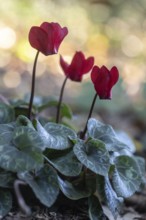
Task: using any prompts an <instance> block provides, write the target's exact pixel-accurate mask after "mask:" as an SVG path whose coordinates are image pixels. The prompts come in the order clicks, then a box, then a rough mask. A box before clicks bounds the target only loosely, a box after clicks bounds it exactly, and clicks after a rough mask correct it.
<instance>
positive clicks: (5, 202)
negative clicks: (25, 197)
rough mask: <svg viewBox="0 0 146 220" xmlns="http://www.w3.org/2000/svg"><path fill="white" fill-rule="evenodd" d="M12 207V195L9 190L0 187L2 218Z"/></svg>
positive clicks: (0, 217)
mask: <svg viewBox="0 0 146 220" xmlns="http://www.w3.org/2000/svg"><path fill="white" fill-rule="evenodd" d="M11 208H12V196H11V193H10V192H9V191H6V190H3V189H0V219H2V218H3V217H4V216H5V215H7V214H8V212H9V211H10V210H11Z"/></svg>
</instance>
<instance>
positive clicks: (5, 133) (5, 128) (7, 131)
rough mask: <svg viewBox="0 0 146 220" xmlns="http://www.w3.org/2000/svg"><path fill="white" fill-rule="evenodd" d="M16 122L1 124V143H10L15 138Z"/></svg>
mask: <svg viewBox="0 0 146 220" xmlns="http://www.w3.org/2000/svg"><path fill="white" fill-rule="evenodd" d="M14 128H15V123H9V124H0V144H1V145H3V144H10V143H11V141H12V138H13V132H14Z"/></svg>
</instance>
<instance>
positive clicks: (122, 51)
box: [0, 0, 146, 120]
mask: <svg viewBox="0 0 146 220" xmlns="http://www.w3.org/2000/svg"><path fill="white" fill-rule="evenodd" d="M145 15H146V1H145V0H140V1H137V0H132V1H131V0H126V1H123V0H80V1H79V0H23V1H21V0H7V1H1V2H0V17H1V18H0V93H1V94H2V95H4V96H6V97H8V98H22V97H23V96H24V95H25V94H26V93H29V91H30V85H31V74H32V66H33V60H34V56H35V54H36V51H35V49H33V48H31V46H30V44H29V42H28V32H29V30H30V28H31V26H34V25H37V26H39V25H40V24H41V23H42V22H44V21H48V22H52V21H54V22H58V23H60V24H61V26H66V27H68V29H69V34H68V36H67V37H66V38H65V39H64V41H63V43H62V44H61V46H60V49H59V54H62V55H63V56H64V59H66V61H68V62H70V60H71V59H72V56H73V55H74V53H75V51H83V52H84V53H85V55H86V57H87V56H94V57H95V64H96V65H98V66H102V65H106V66H107V67H108V68H111V67H112V66H113V65H115V66H117V67H118V69H119V72H120V81H119V82H118V84H117V85H116V86H115V87H114V89H113V99H112V100H111V101H97V104H96V109H97V111H100V109H101V111H102V112H103V110H104V111H105V112H108V114H109V112H110V113H111V114H115V112H116V113H117V112H120V113H121V114H123V115H124V114H125V112H126V113H127V112H129V115H130V116H129V117H135V116H134V114H135V112H136V114H138V116H139V117H140V118H142V120H146V114H145V107H146V101H145V96H146V16H145ZM59 54H57V55H53V56H47V57H46V56H44V55H40V56H39V62H38V65H37V80H36V95H43V96H48V95H50V96H52V95H54V96H58V95H59V91H60V87H61V85H62V82H63V80H64V75H63V72H62V70H61V68H60V66H59ZM94 93H95V91H94V88H93V85H92V83H91V81H90V74H87V75H86V76H85V77H84V80H83V82H82V84H81V83H76V82H72V81H69V80H68V83H67V86H66V89H65V94H64V100H65V101H66V102H67V103H69V104H71V105H72V106H73V109H74V111H82V110H84V111H85V112H86V111H87V110H88V109H89V107H90V105H91V102H92V99H93V96H94ZM133 111H134V112H133ZM123 112H124V113H123ZM131 112H132V113H131ZM131 114H132V115H131Z"/></svg>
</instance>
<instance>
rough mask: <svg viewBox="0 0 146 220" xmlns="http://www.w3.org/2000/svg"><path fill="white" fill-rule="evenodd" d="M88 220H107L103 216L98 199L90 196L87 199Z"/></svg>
mask: <svg viewBox="0 0 146 220" xmlns="http://www.w3.org/2000/svg"><path fill="white" fill-rule="evenodd" d="M88 203H89V217H90V220H109V218H108V217H107V216H106V215H105V214H104V212H103V209H102V206H101V204H100V201H99V199H98V198H97V197H96V196H94V195H92V196H90V197H89V199H88Z"/></svg>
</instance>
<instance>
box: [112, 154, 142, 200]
mask: <svg viewBox="0 0 146 220" xmlns="http://www.w3.org/2000/svg"><path fill="white" fill-rule="evenodd" d="M114 163H115V169H114V172H113V175H112V183H113V187H114V189H115V191H116V193H117V195H118V196H121V197H129V196H131V195H132V194H134V193H135V192H136V191H137V190H138V189H139V187H140V184H141V183H142V177H141V173H140V172H139V167H138V165H137V163H136V161H135V160H134V159H133V158H132V157H129V156H119V157H116V158H115V162H114Z"/></svg>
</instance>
